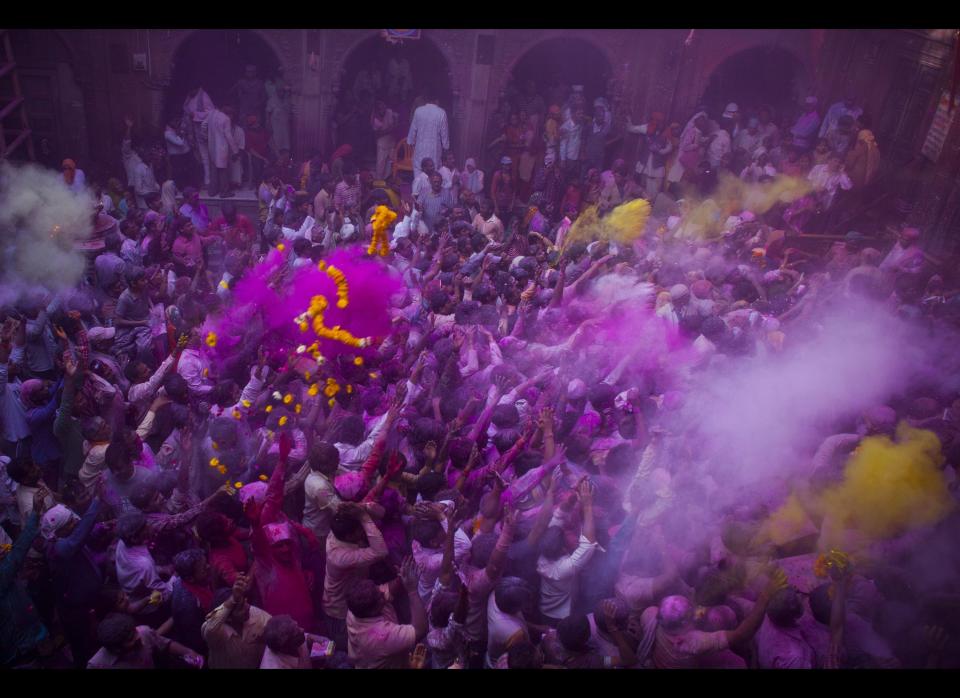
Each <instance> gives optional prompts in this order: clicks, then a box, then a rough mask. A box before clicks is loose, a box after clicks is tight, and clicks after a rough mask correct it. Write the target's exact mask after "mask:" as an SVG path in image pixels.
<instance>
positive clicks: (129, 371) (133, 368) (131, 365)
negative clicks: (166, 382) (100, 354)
mask: <svg viewBox="0 0 960 698" xmlns="http://www.w3.org/2000/svg"><path fill="white" fill-rule="evenodd" d="M144 365H145V364H144V363H143V362H142V361H136V360H134V361H129V362H127V365H126V366H124V367H123V376H124V378H126V379H127V380H128V381H129V382H130V384H131V385H133V384H134V381H136V380H137V374H138V373H139V372H140V367H141V366H144Z"/></svg>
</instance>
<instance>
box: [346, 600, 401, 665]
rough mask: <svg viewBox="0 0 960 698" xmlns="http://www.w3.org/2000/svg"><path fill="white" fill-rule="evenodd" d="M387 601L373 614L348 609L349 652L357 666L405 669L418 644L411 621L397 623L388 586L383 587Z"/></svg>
mask: <svg viewBox="0 0 960 698" xmlns="http://www.w3.org/2000/svg"><path fill="white" fill-rule="evenodd" d="M380 589H381V591H383V592H384V596H385V599H386V602H387V603H386V604H385V605H384V608H383V612H382V613H381V614H380V615H379V616H376V617H374V618H357V617H356V616H354V615H353V614H352V613H350V612H349V611H347V654H348V656H349V657H350V659H352V660H353V662H354V666H355V667H356V668H357V669H406V668H407V667H408V657H409V653H410V651H411V650H413V648H414V647H415V646H416V644H417V631H416V628H414V627H413V626H412V625H400V624H399V623H397V614H396V612H395V611H394V609H393V606H392V605H391V604H390V601H391V599H390V592H389V588H387V587H385V586H381V587H380Z"/></svg>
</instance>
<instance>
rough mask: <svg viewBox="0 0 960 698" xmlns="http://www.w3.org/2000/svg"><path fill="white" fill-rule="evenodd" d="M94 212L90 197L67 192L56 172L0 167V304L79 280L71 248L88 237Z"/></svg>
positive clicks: (80, 263) (79, 264)
mask: <svg viewBox="0 0 960 698" xmlns="http://www.w3.org/2000/svg"><path fill="white" fill-rule="evenodd" d="M93 211H94V201H93V196H92V195H91V194H90V193H89V192H83V193H81V194H76V193H74V192H72V191H70V189H68V188H67V186H66V184H65V183H64V182H63V179H62V177H61V175H60V173H59V172H56V171H54V170H48V169H45V168H42V167H39V166H37V165H33V164H28V165H13V164H10V163H3V164H2V165H0V249H2V262H3V264H2V266H0V303H12V302H16V301H17V299H18V298H20V297H21V296H22V295H23V294H25V293H29V292H31V291H33V290H37V289H38V288H39V289H46V290H49V291H54V292H56V291H60V290H63V289H66V288H69V287H71V286H74V285H75V284H76V283H77V282H78V281H80V278H81V276H82V275H83V270H84V264H85V260H84V255H83V253H82V252H78V251H76V250H75V249H74V243H75V242H76V241H79V240H84V239H86V238H88V237H89V236H90V234H91V233H92V232H93Z"/></svg>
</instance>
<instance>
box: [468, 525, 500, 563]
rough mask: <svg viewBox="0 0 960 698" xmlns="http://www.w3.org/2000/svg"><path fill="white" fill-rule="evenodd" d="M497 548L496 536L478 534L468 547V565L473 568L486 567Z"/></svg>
mask: <svg viewBox="0 0 960 698" xmlns="http://www.w3.org/2000/svg"><path fill="white" fill-rule="evenodd" d="M496 546H497V536H496V535H495V534H493V533H478V534H477V535H476V536H474V538H473V543H472V544H471V545H470V564H471V565H473V566H474V567H486V566H487V563H488V562H490V556H491V555H493V549H494V548H495V547H496Z"/></svg>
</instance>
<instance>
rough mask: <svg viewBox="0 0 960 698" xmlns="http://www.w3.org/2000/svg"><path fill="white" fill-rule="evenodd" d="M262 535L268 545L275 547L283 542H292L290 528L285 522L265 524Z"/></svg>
mask: <svg viewBox="0 0 960 698" xmlns="http://www.w3.org/2000/svg"><path fill="white" fill-rule="evenodd" d="M263 533H264V535H265V536H266V538H267V543H269V544H270V545H276V544H277V543H282V542H283V541H285V540H293V530H292V529H291V528H290V524H288V523H286V522H283V523H272V524H267V525H266V526H264V527H263Z"/></svg>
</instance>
